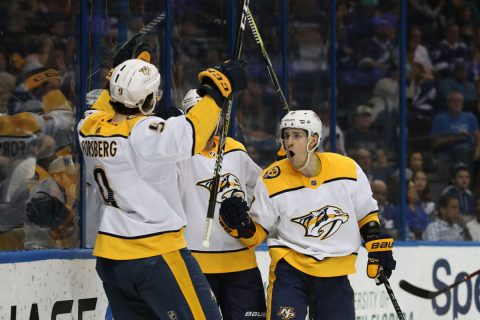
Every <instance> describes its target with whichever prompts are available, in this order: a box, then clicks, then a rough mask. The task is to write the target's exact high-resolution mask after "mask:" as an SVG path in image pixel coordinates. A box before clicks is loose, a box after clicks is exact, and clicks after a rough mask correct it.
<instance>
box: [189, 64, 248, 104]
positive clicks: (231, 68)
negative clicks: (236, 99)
mask: <svg viewBox="0 0 480 320" xmlns="http://www.w3.org/2000/svg"><path fill="white" fill-rule="evenodd" d="M198 80H199V81H200V88H198V94H199V95H200V96H202V97H203V96H205V95H206V94H208V95H210V96H211V97H212V98H213V99H214V100H215V102H216V103H217V105H218V106H220V107H222V106H223V105H224V101H225V99H227V98H228V97H229V96H230V95H231V94H232V93H233V92H238V91H241V90H243V89H245V88H246V87H247V76H246V75H245V70H244V69H243V65H242V64H241V63H240V62H238V61H230V60H229V61H226V62H224V63H222V64H221V65H220V66H217V67H214V68H208V69H207V70H205V71H202V72H200V73H199V74H198Z"/></svg>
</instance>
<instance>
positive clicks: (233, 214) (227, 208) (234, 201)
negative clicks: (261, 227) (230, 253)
mask: <svg viewBox="0 0 480 320" xmlns="http://www.w3.org/2000/svg"><path fill="white" fill-rule="evenodd" d="M248 210H250V208H249V207H248V205H247V203H246V202H245V200H243V199H241V198H238V197H231V198H228V199H225V200H224V201H223V202H222V204H221V206H220V224H221V225H222V227H223V229H224V230H225V231H226V232H227V233H228V234H229V235H231V236H232V237H235V238H251V237H252V236H253V235H254V234H255V231H256V227H255V223H254V222H253V221H252V219H250V216H249V215H248Z"/></svg>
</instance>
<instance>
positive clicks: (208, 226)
mask: <svg viewBox="0 0 480 320" xmlns="http://www.w3.org/2000/svg"><path fill="white" fill-rule="evenodd" d="M248 2H249V0H243V5H242V14H241V16H240V21H239V22H238V28H237V39H236V42H235V55H234V56H233V60H238V59H239V58H240V52H241V51H242V43H243V31H244V30H245V22H246V18H247V12H248ZM232 100H233V94H231V95H230V97H228V99H227V100H226V101H225V103H226V104H227V108H226V109H227V112H226V114H225V118H224V119H223V128H222V132H221V134H220V139H219V143H218V150H217V161H216V162H215V169H214V171H213V182H212V190H211V191H210V198H209V199H208V211H207V221H206V223H205V232H204V234H203V241H202V245H203V246H204V247H205V248H208V247H209V246H210V236H211V235H212V225H213V217H214V215H215V205H216V203H217V194H218V185H219V184H220V170H222V161H223V149H224V147H225V142H226V141H227V134H228V128H229V126H230V116H231V114H232ZM223 109H224V110H225V106H224V108H223Z"/></svg>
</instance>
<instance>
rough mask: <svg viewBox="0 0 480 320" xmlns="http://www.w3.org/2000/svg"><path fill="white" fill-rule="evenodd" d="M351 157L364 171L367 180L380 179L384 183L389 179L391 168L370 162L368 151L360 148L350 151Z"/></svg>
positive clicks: (370, 157)
mask: <svg viewBox="0 0 480 320" xmlns="http://www.w3.org/2000/svg"><path fill="white" fill-rule="evenodd" d="M352 158H353V159H354V160H355V161H356V162H357V163H358V165H359V166H360V168H362V170H363V171H364V172H365V175H366V176H367V178H368V181H370V182H372V181H373V180H382V181H383V182H384V183H387V181H388V180H389V179H390V177H391V175H392V170H391V168H390V167H378V166H375V165H374V164H373V163H372V156H371V154H370V151H368V150H367V149H364V148H360V149H358V150H356V151H355V152H354V153H352Z"/></svg>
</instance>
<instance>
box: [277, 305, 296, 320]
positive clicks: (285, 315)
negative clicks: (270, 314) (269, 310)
mask: <svg viewBox="0 0 480 320" xmlns="http://www.w3.org/2000/svg"><path fill="white" fill-rule="evenodd" d="M277 315H278V316H280V317H281V319H282V320H289V319H293V318H295V316H296V314H295V308H293V307H280V310H279V311H278V313H277Z"/></svg>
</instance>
